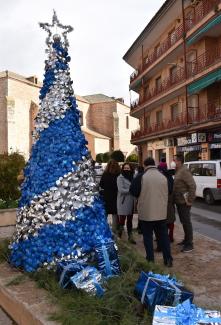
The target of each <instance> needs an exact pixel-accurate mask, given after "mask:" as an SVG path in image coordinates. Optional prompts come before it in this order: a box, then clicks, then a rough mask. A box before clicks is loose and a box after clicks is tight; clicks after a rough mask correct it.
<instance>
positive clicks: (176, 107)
mask: <svg viewBox="0 0 221 325" xmlns="http://www.w3.org/2000/svg"><path fill="white" fill-rule="evenodd" d="M170 108H171V119H172V121H176V119H177V118H178V117H179V105H178V103H175V104H173V105H171V106H170Z"/></svg>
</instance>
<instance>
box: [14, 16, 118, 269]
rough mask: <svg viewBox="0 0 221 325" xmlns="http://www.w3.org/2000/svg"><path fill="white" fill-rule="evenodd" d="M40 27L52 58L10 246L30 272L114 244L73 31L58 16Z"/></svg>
mask: <svg viewBox="0 0 221 325" xmlns="http://www.w3.org/2000/svg"><path fill="white" fill-rule="evenodd" d="M40 27H42V28H43V29H44V30H45V31H47V32H48V37H47V39H46V44H47V50H46V52H47V53H48V58H47V60H46V61H45V74H44V81H43V86H42V88H41V90H40V97H39V98H40V109H39V112H38V114H37V117H36V119H35V132H34V139H35V143H34V145H33V147H32V152H31V156H30V159H29V161H28V163H27V166H26V168H25V171H24V175H25V180H24V183H23V184H22V188H21V189H22V194H21V199H20V202H19V208H18V211H17V224H16V231H15V234H14V236H13V240H12V244H11V245H10V248H11V258H10V261H11V263H12V264H13V265H14V266H16V267H22V268H24V269H25V270H26V271H28V272H31V271H34V270H36V269H38V268H39V267H41V266H44V265H53V264H54V263H55V262H57V261H60V260H62V259H70V258H73V259H76V260H77V259H78V258H81V257H82V256H84V255H85V254H88V253H91V252H93V250H94V247H95V245H97V244H99V243H103V242H105V240H109V239H111V238H112V234H111V231H110V228H109V226H108V223H107V218H106V213H105V209H104V204H103V201H102V200H101V198H100V197H99V193H98V188H97V185H96V182H95V173H94V170H93V161H92V159H91V156H90V153H89V151H88V149H87V147H86V144H87V141H86V140H85V137H84V134H83V133H82V131H81V128H80V124H79V111H78V109H77V105H76V99H75V96H74V91H73V88H72V81H71V78H70V70H69V62H70V56H69V55H68V46H69V44H68V40H67V33H69V32H71V31H72V30H73V28H72V27H71V26H64V25H62V24H61V23H60V22H59V20H58V18H57V15H56V13H55V12H54V15H53V19H52V24H51V25H50V24H48V23H40ZM53 30H56V31H55V32H53ZM58 30H60V31H61V32H60V33H58Z"/></svg>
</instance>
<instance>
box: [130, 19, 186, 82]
mask: <svg viewBox="0 0 221 325" xmlns="http://www.w3.org/2000/svg"><path fill="white" fill-rule="evenodd" d="M183 33H184V28H183V24H181V25H180V26H179V27H178V28H177V29H175V31H174V32H173V33H172V34H171V35H169V36H168V37H167V38H166V39H165V40H164V41H163V42H162V43H161V44H160V46H159V47H157V48H156V49H154V50H153V51H152V52H151V53H150V54H149V55H148V56H147V57H145V58H144V59H143V66H142V68H139V69H138V70H136V71H134V72H133V73H132V74H131V76H130V83H132V82H133V81H134V80H135V79H137V78H138V77H139V76H140V75H141V74H142V73H143V72H144V71H145V70H146V69H147V68H148V67H150V66H151V65H152V64H153V63H154V62H156V61H157V60H158V59H159V58H160V57H161V56H162V55H163V54H164V53H166V52H167V51H168V50H169V49H170V48H171V47H172V46H173V45H174V44H176V43H177V42H178V41H179V40H180V39H181V38H182V36H183Z"/></svg>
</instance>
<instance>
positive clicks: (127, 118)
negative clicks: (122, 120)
mask: <svg viewBox="0 0 221 325" xmlns="http://www.w3.org/2000/svg"><path fill="white" fill-rule="evenodd" d="M126 129H129V116H126Z"/></svg>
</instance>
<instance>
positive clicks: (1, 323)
mask: <svg viewBox="0 0 221 325" xmlns="http://www.w3.org/2000/svg"><path fill="white" fill-rule="evenodd" d="M0 325H15V323H14V322H13V321H12V320H11V319H10V318H9V317H8V315H6V314H5V313H4V312H3V310H2V309H1V308H0Z"/></svg>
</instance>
